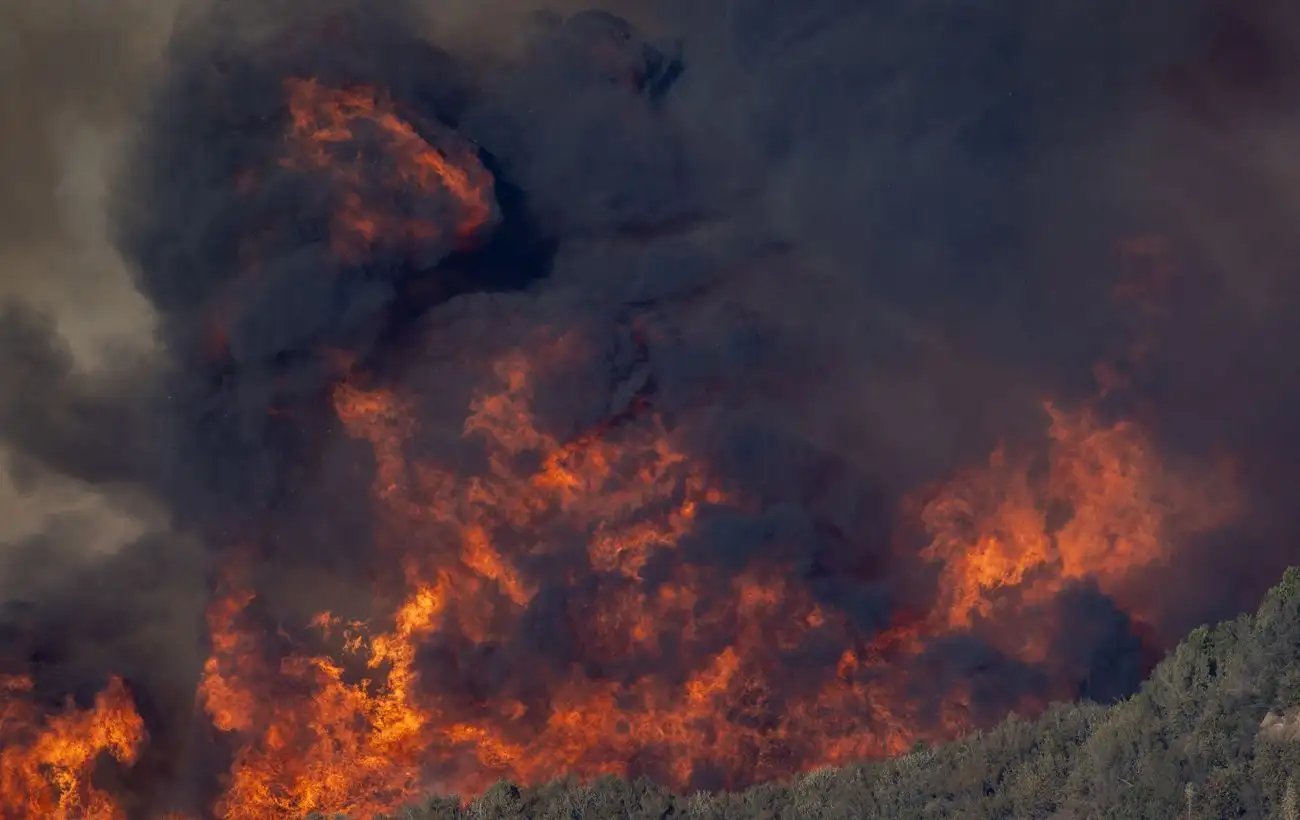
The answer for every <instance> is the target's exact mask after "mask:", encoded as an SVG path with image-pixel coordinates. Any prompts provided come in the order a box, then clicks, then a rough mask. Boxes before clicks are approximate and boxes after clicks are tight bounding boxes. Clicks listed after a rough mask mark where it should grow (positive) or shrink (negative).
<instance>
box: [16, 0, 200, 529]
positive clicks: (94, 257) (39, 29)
mask: <svg viewBox="0 0 1300 820" xmlns="http://www.w3.org/2000/svg"><path fill="white" fill-rule="evenodd" d="M177 5H178V0H117V2H113V3H99V2H88V1H87V0H8V1H7V2H5V3H0V300H4V299H8V298H12V297H19V298H22V299H24V300H27V301H30V302H35V303H37V304H39V305H40V306H41V307H42V308H43V309H45V310H47V311H48V312H50V313H52V314H53V315H54V316H55V317H56V318H57V321H58V324H59V327H60V329H61V331H62V332H63V334H64V335H65V337H66V338H67V340H68V343H69V344H70V345H71V346H72V347H73V350H74V352H75V353H76V355H77V358H78V360H79V361H80V362H81V363H82V364H83V365H84V366H85V367H97V366H102V364H103V363H104V362H105V361H110V360H111V359H112V357H113V355H114V350H115V349H118V348H120V347H121V346H122V345H130V346H140V345H147V344H148V340H149V332H150V319H149V314H148V310H147V307H146V306H145V304H144V302H143V300H141V299H140V298H139V296H138V295H137V294H136V293H135V291H134V289H133V288H132V287H131V284H130V280H129V278H128V275H127V273H126V271H125V269H124V268H123V266H122V264H121V262H120V260H119V259H118V257H117V255H116V253H115V252H114V251H113V249H112V247H111V245H110V243H109V241H108V238H107V236H106V220H105V217H104V208H103V205H104V202H105V199H106V189H107V185H108V179H109V174H110V172H111V169H112V164H113V162H114V161H115V158H116V157H117V156H118V153H119V146H120V145H121V144H122V141H123V139H124V138H125V137H126V135H127V133H128V130H127V129H128V128H129V122H130V115H131V110H132V106H133V105H134V104H135V103H136V102H137V99H138V97H137V95H138V93H139V92H140V91H141V90H143V89H144V88H145V81H146V80H147V78H148V75H149V70H150V68H151V66H152V64H153V63H154V62H155V61H156V59H157V57H158V55H159V53H160V52H161V49H162V46H163V44H164V43H165V42H166V37H167V33H168V31H169V30H170V25H171V19H172V15H173V14H174V12H175V9H176V6H177ZM3 461H4V464H5V468H6V469H4V470H3V471H0V544H3V543H6V542H12V541H13V540H15V539H16V538H21V537H23V536H25V535H27V534H30V533H32V532H34V531H36V530H38V529H44V528H47V527H50V526H62V524H60V523H56V522H55V519H56V518H58V519H65V518H66V519H70V520H74V521H80V522H81V524H90V526H87V532H88V533H93V534H94V535H93V536H92V537H91V538H90V539H89V540H90V541H91V542H92V543H93V544H94V545H95V546H107V545H111V544H113V543H115V542H117V541H120V540H121V539H122V538H124V537H128V536H129V535H130V533H131V532H133V530H134V529H135V528H134V527H133V526H131V525H130V523H129V521H127V520H124V519H125V516H123V515H122V514H117V513H114V512H113V511H112V508H111V505H109V504H108V503H107V502H105V501H104V500H103V499H102V498H100V497H98V496H97V495H95V494H93V493H89V492H88V491H87V490H86V489H84V488H80V487H77V486H73V485H70V484H69V483H68V482H67V481H56V480H53V479H50V478H48V477H43V478H42V479H41V480H40V481H39V482H38V484H37V486H36V487H35V488H32V487H28V488H27V490H28V491H26V492H20V490H19V485H23V484H24V483H25V480H24V479H25V477H24V476H23V475H22V474H21V472H22V471H21V470H18V471H16V472H17V473H18V476H17V478H15V477H13V476H11V475H10V473H11V470H10V469H9V467H10V466H11V465H10V464H9V461H10V460H9V459H8V458H4V459H3ZM87 519H89V520H87Z"/></svg>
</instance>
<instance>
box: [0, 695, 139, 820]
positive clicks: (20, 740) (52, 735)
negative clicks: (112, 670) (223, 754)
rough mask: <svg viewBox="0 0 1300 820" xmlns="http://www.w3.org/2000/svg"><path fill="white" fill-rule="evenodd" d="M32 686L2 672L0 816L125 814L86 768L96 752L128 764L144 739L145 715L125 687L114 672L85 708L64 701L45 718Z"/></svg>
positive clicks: (117, 818)
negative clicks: (61, 709) (59, 711)
mask: <svg viewBox="0 0 1300 820" xmlns="http://www.w3.org/2000/svg"><path fill="white" fill-rule="evenodd" d="M31 688H32V682H31V680H30V679H28V678H22V677H17V678H16V677H7V678H0V817H3V818H5V820H26V818H32V820H35V818H43V819H45V820H124V818H125V817H126V813H125V811H124V810H122V809H121V808H120V807H119V806H118V805H117V803H116V802H115V801H114V799H113V797H112V796H111V795H109V794H107V793H106V792H104V791H101V790H100V789H97V788H95V786H94V785H93V784H92V783H91V774H92V772H93V770H94V767H95V764H96V763H97V762H98V760H99V758H100V756H101V755H103V754H108V755H111V756H112V757H113V758H114V759H116V760H117V761H118V762H119V763H121V764H123V765H130V764H132V763H134V762H135V760H136V756H137V754H138V753H139V750H140V748H141V746H142V745H143V744H144V741H145V731H144V721H143V720H141V719H140V716H139V715H138V714H136V711H135V706H134V705H133V704H132V702H131V696H130V694H129V693H128V692H127V690H126V686H125V685H123V683H122V681H120V680H118V679H116V678H114V679H112V680H110V681H109V684H108V686H107V687H106V688H105V689H104V691H102V692H100V693H99V695H98V696H97V697H96V698H95V703H94V705H93V706H92V707H91V708H90V709H89V710H85V711H80V710H78V709H76V708H75V707H74V706H73V705H72V704H71V703H70V704H68V706H67V709H66V710H65V711H64V712H63V713H62V714H58V715H54V716H52V717H48V718H45V717H44V716H43V715H42V714H41V710H40V709H38V708H37V707H36V705H35V704H33V703H31V702H30V701H29V700H27V699H26V697H25V696H26V695H27V694H28V693H29V692H30V690H31Z"/></svg>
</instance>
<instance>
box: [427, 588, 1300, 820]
mask: <svg viewBox="0 0 1300 820" xmlns="http://www.w3.org/2000/svg"><path fill="white" fill-rule="evenodd" d="M1297 709H1300V570H1298V569H1292V570H1290V571H1289V572H1288V573H1287V574H1286V576H1285V577H1284V578H1283V580H1282V582H1281V584H1279V585H1278V586H1277V587H1275V588H1274V589H1273V590H1272V591H1271V592H1270V593H1269V594H1268V596H1267V597H1266V599H1265V600H1264V603H1263V605H1262V606H1261V607H1260V609H1259V612H1258V613H1257V614H1255V615H1248V616H1242V617H1241V618H1238V619H1237V620H1235V621H1230V622H1227V623H1223V624H1220V625H1219V626H1217V627H1215V628H1213V629H1210V628H1201V629H1198V630H1196V631H1194V632H1193V633H1192V634H1191V635H1189V636H1188V637H1187V639H1186V640H1184V641H1183V643H1182V644H1181V645H1180V646H1179V647H1178V648H1177V649H1176V650H1175V651H1174V652H1172V653H1171V654H1170V656H1169V657H1168V658H1167V659H1166V660H1165V661H1164V662H1163V663H1161V664H1160V665H1159V666H1158V667H1157V668H1156V670H1155V672H1154V673H1153V674H1152V676H1151V678H1150V679H1149V680H1148V681H1147V682H1146V683H1145V684H1144V685H1143V687H1142V689H1141V691H1140V692H1139V693H1138V694H1136V695H1135V696H1133V697H1132V698H1130V699H1128V700H1126V701H1124V702H1122V703H1119V704H1116V705H1115V706H1112V707H1109V708H1103V707H1099V706H1095V705H1062V706H1058V707H1055V708H1053V709H1052V710H1050V711H1049V712H1048V713H1047V714H1045V715H1043V716H1042V717H1040V718H1038V719H1037V720H1033V721H1026V720H1021V719H1016V718H1015V717H1012V718H1011V719H1009V720H1007V721H1006V722H1004V723H1003V724H1002V725H1001V726H999V727H998V728H997V729H995V730H993V731H991V732H987V733H983V734H979V735H976V736H973V737H970V738H967V739H965V740H963V741H960V742H956V743H951V744H948V745H945V746H942V747H940V748H936V749H920V750H918V751H916V752H914V753H913V754H910V755H908V756H906V757H903V758H900V759H896V760H890V761H885V762H878V763H868V764H864V765H861V766H855V767H850V768H846V769H838V770H823V771H819V772H814V773H812V774H809V775H806V776H804V777H802V778H800V779H799V780H797V781H796V782H794V783H792V784H788V785H765V786H759V787H756V788H753V789H750V790H748V791H746V792H743V793H741V794H735V795H716V796H715V795H706V794H699V795H694V796H690V797H681V796H676V795H673V794H670V793H668V792H666V791H663V790H661V789H658V788H656V787H655V786H654V785H652V784H649V783H646V782H635V783H632V782H627V781H622V780H617V779H608V780H604V781H600V782H597V783H595V784H593V785H591V786H589V787H584V786H579V785H576V784H570V783H552V784H549V785H546V786H542V787H539V788H531V789H519V788H515V787H513V786H510V785H508V784H499V785H498V786H497V787H496V788H494V789H493V790H492V791H490V792H489V793H487V794H486V795H484V796H483V797H481V798H480V799H478V800H476V801H474V802H473V803H471V804H470V805H469V806H467V807H463V808H462V807H461V806H460V805H459V802H458V801H457V800H455V799H451V798H447V799H441V800H436V801H434V802H433V803H431V804H430V805H428V806H425V807H422V808H419V809H413V810H411V811H410V813H409V814H408V817H409V818H411V820H453V818H455V819H456V820H459V818H474V819H475V820H487V819H488V818H530V819H532V818H536V820H561V819H562V818H563V819H564V820H568V818H615V817H617V818H627V820H642V818H646V819H648V818H676V817H682V818H687V817H689V818H700V819H701V820H703V818H718V820H722V819H723V818H737V819H738V820H739V818H746V819H747V820H748V818H769V819H770V820H776V818H827V819H828V820H829V819H830V818H862V817H889V818H1016V820H1022V819H1025V820H1027V819H1028V818H1055V819H1056V820H1065V819H1066V818H1166V817H1167V818H1174V817H1179V818H1181V817H1189V818H1226V817H1250V818H1254V817H1258V818H1265V817H1267V818H1286V819H1287V820H1292V818H1298V817H1300V713H1298V712H1297Z"/></svg>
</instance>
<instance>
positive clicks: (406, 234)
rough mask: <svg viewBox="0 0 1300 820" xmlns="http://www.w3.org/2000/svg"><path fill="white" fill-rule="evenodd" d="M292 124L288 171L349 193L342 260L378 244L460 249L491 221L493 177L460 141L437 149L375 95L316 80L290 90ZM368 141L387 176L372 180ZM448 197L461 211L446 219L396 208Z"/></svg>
mask: <svg viewBox="0 0 1300 820" xmlns="http://www.w3.org/2000/svg"><path fill="white" fill-rule="evenodd" d="M285 87H286V89H287V91H288V94H289V113H290V115H291V116H292V118H293V124H292V127H291V129H290V132H289V140H290V145H291V146H292V147H291V152H290V155H289V156H288V157H287V158H286V159H284V160H283V164H284V165H286V166H288V167H290V168H297V169H301V170H317V171H325V172H328V173H329V174H330V175H332V176H333V177H334V179H335V180H336V183H337V189H338V190H341V191H343V197H342V200H343V201H342V204H341V205H340V206H339V209H338V211H337V212H336V213H335V215H334V224H333V227H332V230H331V232H330V241H331V246H332V247H333V249H334V251H335V252H336V253H337V254H339V255H340V256H341V257H342V258H344V259H351V260H358V259H361V258H364V255H365V254H366V253H367V252H368V251H369V250H370V248H371V247H373V245H374V244H375V243H376V242H379V241H388V242H397V243H405V244H407V245H409V244H413V243H417V242H428V241H430V240H437V239H439V238H440V237H442V236H443V235H444V234H446V233H450V234H451V235H452V236H453V238H454V239H455V240H456V241H457V242H458V243H460V244H463V243H465V242H467V241H469V240H471V239H472V238H474V237H475V236H476V235H477V234H478V232H479V231H480V230H481V229H482V228H483V227H484V226H485V225H486V224H487V223H488V222H489V220H490V219H491V218H492V207H493V206H492V176H491V174H490V173H489V172H488V170H487V169H486V168H484V167H483V164H482V163H481V162H479V160H478V157H476V156H474V154H473V152H472V151H471V150H470V149H469V148H468V147H467V146H465V145H463V144H462V143H461V142H460V141H458V140H457V141H452V140H450V139H448V140H445V141H444V142H445V144H443V145H439V146H437V147H435V146H434V145H432V144H430V143H429V141H428V140H427V139H426V138H425V137H423V136H421V135H420V134H419V133H417V132H416V130H415V128H414V127H413V126H412V125H411V124H410V123H409V122H407V121H406V120H404V119H402V118H401V117H399V116H398V115H397V113H396V112H395V111H394V109H393V106H392V104H391V103H389V102H388V101H387V100H386V99H384V98H383V97H382V96H381V95H380V94H378V93H377V92H376V91H375V90H374V89H372V88H366V87H357V88H349V89H338V88H328V87H326V86H323V85H321V84H320V83H318V82H317V81H316V80H310V79H293V80H289V81H287V82H286V83H285ZM363 133H369V134H372V135H374V136H375V137H376V138H377V139H378V146H379V147H378V149H377V150H378V159H379V160H380V161H381V162H383V163H385V164H387V165H388V166H390V167H391V172H390V174H388V175H387V176H384V177H383V178H382V179H380V180H377V181H370V180H367V176H366V175H367V172H369V173H373V171H372V170H371V169H373V168H374V167H375V160H376V157H375V156H369V155H367V154H363V153H360V152H359V151H358V149H357V147H356V146H357V145H358V144H359V143H358V140H359V138H360V137H361V136H362V134H363ZM439 192H441V193H445V194H447V195H449V196H450V198H451V200H452V201H453V202H454V204H455V206H456V211H457V212H456V213H453V214H451V215H449V217H450V218H447V219H434V218H430V217H429V216H426V215H422V214H418V213H417V214H412V213H410V212H404V211H403V209H401V208H398V207H394V201H395V199H396V201H397V202H398V203H399V204H400V202H401V197H402V195H403V194H404V193H405V194H408V195H416V196H420V195H424V196H428V195H429V194H436V193H439Z"/></svg>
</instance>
